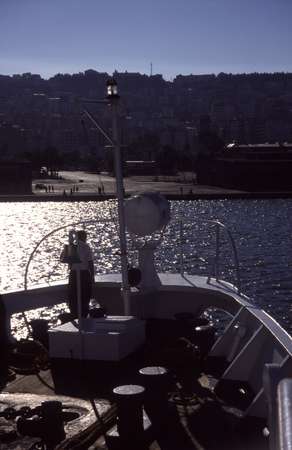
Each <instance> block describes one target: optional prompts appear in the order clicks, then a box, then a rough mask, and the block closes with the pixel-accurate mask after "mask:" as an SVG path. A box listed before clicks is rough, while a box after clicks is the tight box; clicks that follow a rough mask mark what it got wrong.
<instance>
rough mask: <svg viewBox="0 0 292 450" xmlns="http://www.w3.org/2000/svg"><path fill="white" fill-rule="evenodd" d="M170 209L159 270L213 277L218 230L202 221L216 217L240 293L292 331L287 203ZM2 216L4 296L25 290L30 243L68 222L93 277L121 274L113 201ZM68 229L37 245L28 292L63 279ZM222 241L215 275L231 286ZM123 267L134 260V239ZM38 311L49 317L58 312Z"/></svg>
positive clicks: (188, 204) (213, 203) (11, 209)
mask: <svg viewBox="0 0 292 450" xmlns="http://www.w3.org/2000/svg"><path fill="white" fill-rule="evenodd" d="M171 209H172V221H171V223H170V224H169V226H168V227H167V228H166V230H165V232H164V236H163V241H162V244H161V246H160V247H159V249H158V250H157V253H156V266H157V270H158V271H164V272H177V271H180V270H181V267H182V266H183V270H184V271H185V272H187V273H190V274H201V275H209V274H212V270H213V262H214V257H215V249H216V245H215V243H216V241H215V236H216V233H215V228H214V225H213V224H212V223H209V222H208V221H209V220H211V219H218V220H219V221H220V222H222V223H224V224H225V225H226V226H227V227H228V228H229V230H230V231H231V232H232V235H233V237H234V240H235V244H236V247H237V251H238V258H239V269H240V278H241V290H242V292H243V293H244V294H246V295H248V296H249V297H250V299H251V301H252V302H253V303H254V304H256V305H258V306H260V307H262V308H263V309H264V310H266V311H267V312H269V313H270V314H271V316H273V317H275V318H276V320H277V321H278V322H279V323H280V324H281V325H282V326H283V327H284V328H285V329H286V330H287V331H288V332H289V333H290V334H291V332H292V301H291V300H292V242H291V240H292V238H291V231H292V200H290V199H270V200H267V199H265V200H196V201H173V202H171ZM0 218H1V219H0V232H1V241H0V255H1V267H0V278H1V280H0V282H1V284H0V289H1V291H0V292H2V293H3V292H5V291H8V290H13V289H22V288H24V275H25V269H26V265H27V262H28V260H29V256H30V254H31V252H32V251H33V249H34V247H35V245H36V244H37V243H38V242H39V241H40V240H41V239H42V238H43V237H44V236H45V235H46V234H48V233H50V232H51V231H52V230H54V229H55V228H58V227H62V226H63V225H66V224H68V225H69V224H71V223H79V222H80V223H79V224H78V225H76V227H77V228H83V227H84V228H86V230H87V231H88V241H89V243H90V245H91V247H92V249H93V253H94V256H95V268H96V273H109V272H119V271H120V262H119V242H118V238H117V221H116V203H115V201H104V202H45V203H37V202H32V203H20V202H15V203H13V202H7V203H1V204H0ZM180 220H181V221H182V223H183V226H182V227H181V226H180ZM87 221H97V222H96V223H87ZM69 229H70V226H68V227H67V228H65V229H61V230H59V231H58V232H56V233H54V234H52V235H51V236H50V237H49V238H48V239H46V240H45V241H44V242H42V243H41V245H40V246H39V247H38V250H37V252H36V254H35V256H34V258H33V260H32V263H31V264H30V268H29V272H28V277H27V285H28V288H29V287H31V286H33V285H36V284H40V283H42V284H43V283H51V282H52V281H54V280H60V279H65V278H66V277H67V267H66V265H63V264H61V263H60V261H59V256H60V252H61V249H62V247H63V245H64V244H65V243H67V241H68V231H69ZM220 242H221V245H220V272H219V275H220V278H222V279H225V280H227V281H230V282H232V283H234V284H237V281H238V280H237V278H236V270H235V264H234V260H233V255H232V249H231V247H230V245H229V241H228V239H227V235H225V234H224V233H223V232H222V233H221V234H220ZM181 249H182V250H181ZM129 262H130V264H133V265H135V264H136V263H137V252H136V251H135V246H134V245H133V243H132V241H131V242H130V241H129ZM182 263H183V264H182ZM64 300H65V299H64ZM97 300H98V299H97ZM63 307H64V306H63ZM33 314H39V312H34V313H33ZM41 314H42V316H43V317H46V318H51V317H52V318H53V317H54V315H56V310H54V309H53V310H46V311H42V313H41ZM22 326H23V325H22V324H21V321H20V320H19V321H16V322H15V331H16V332H17V333H18V336H20V335H21V327H22Z"/></svg>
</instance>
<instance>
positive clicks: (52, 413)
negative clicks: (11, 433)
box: [16, 401, 66, 450]
mask: <svg viewBox="0 0 292 450" xmlns="http://www.w3.org/2000/svg"><path fill="white" fill-rule="evenodd" d="M16 427H17V431H18V432H19V433H20V434H23V435H24V436H31V437H40V438H41V439H42V440H43V441H44V443H45V445H46V448H47V449H48V450H53V449H54V448H55V446H56V445H57V444H58V443H59V442H61V441H63V440H64V439H65V437H66V434H65V430H64V423H63V416H62V403H61V402H58V401H46V402H43V403H42V405H41V408H40V417H38V416H34V417H32V418H24V417H19V418H18V419H17V422H16Z"/></svg>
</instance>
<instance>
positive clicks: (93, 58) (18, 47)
mask: <svg viewBox="0 0 292 450" xmlns="http://www.w3.org/2000/svg"><path fill="white" fill-rule="evenodd" d="M291 55H292V0H168V1H167V0H144V1H141V0H136V1H135V0H110V1H109V0H107V1H106V0H0V74H15V73H23V72H32V73H39V74H41V75H42V76H43V77H44V78H48V77H50V76H52V75H54V74H56V73H76V72H82V71H84V70H86V69H89V68H91V69H95V70H97V71H99V72H108V73H112V72H113V71H114V70H118V71H121V72H123V71H126V70H127V71H128V72H140V73H146V74H150V63H151V62H152V65H153V74H155V73H160V74H162V75H163V76H164V78H165V79H173V78H174V77H175V76H176V75H178V74H183V75H188V74H191V73H193V74H201V73H216V74H217V73H220V72H227V73H242V72H276V71H284V72H289V71H290V72H292V57H291Z"/></svg>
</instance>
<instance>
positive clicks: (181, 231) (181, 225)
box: [179, 220, 184, 276]
mask: <svg viewBox="0 0 292 450" xmlns="http://www.w3.org/2000/svg"><path fill="white" fill-rule="evenodd" d="M179 225H180V227H179V232H180V274H181V276H183V274H184V251H183V222H182V220H181V221H180V223H179Z"/></svg>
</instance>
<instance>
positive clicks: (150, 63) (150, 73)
mask: <svg viewBox="0 0 292 450" xmlns="http://www.w3.org/2000/svg"><path fill="white" fill-rule="evenodd" d="M150 77H152V62H151V63H150Z"/></svg>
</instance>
